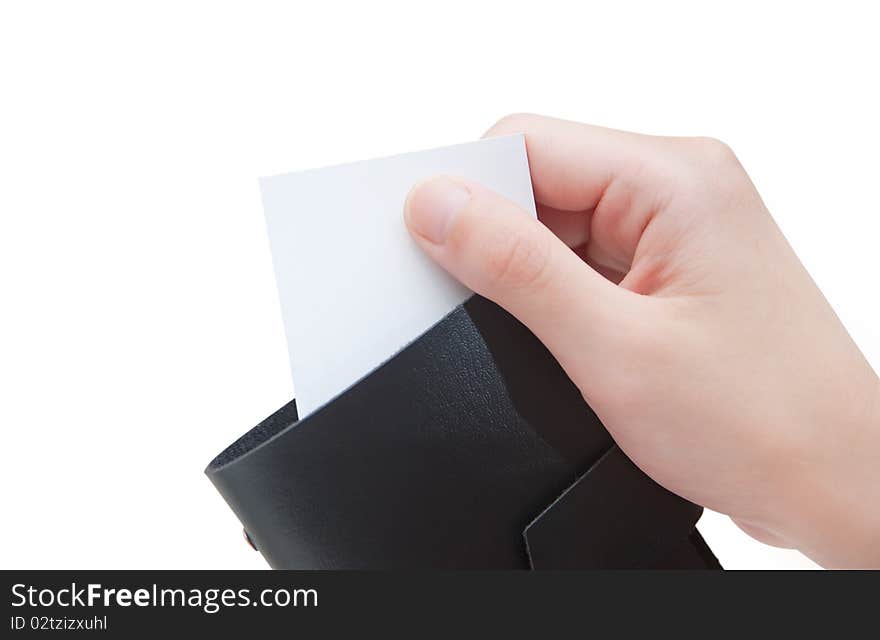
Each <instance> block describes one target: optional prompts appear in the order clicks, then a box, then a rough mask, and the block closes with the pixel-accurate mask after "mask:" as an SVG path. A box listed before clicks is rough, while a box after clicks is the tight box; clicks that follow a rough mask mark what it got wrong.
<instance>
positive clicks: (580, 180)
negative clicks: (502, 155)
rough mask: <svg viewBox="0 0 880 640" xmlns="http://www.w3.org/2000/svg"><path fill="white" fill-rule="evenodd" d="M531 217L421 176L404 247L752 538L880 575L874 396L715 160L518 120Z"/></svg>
mask: <svg viewBox="0 0 880 640" xmlns="http://www.w3.org/2000/svg"><path fill="white" fill-rule="evenodd" d="M510 133H525V136H526V146H527V149H528V154H529V163H530V166H531V174H532V181H533V185H534V191H535V199H536V201H537V205H538V216H539V220H540V222H539V221H536V220H534V219H533V218H532V217H531V216H529V215H528V214H526V213H525V212H524V211H522V210H521V209H520V208H519V207H517V206H516V205H514V204H513V203H511V202H510V201H508V200H506V199H504V198H502V197H501V196H499V195H497V194H495V193H493V192H491V191H489V190H488V189H486V188H485V187H482V186H481V185H479V184H474V183H472V182H468V181H465V180H462V179H458V178H454V177H436V178H432V179H429V180H427V181H425V182H422V183H420V184H419V185H417V186H416V187H414V189H413V191H412V192H411V193H410V195H409V198H408V200H407V204H406V208H405V218H406V223H407V225H408V227H409V229H410V232H411V234H412V235H413V237H414V238H415V240H416V242H417V243H418V244H419V245H420V246H421V247H422V248H423V249H424V250H425V251H426V252H427V253H428V254H429V255H430V256H431V257H432V258H434V259H435V260H436V261H437V262H438V263H439V264H440V265H442V266H443V267H444V268H445V269H447V270H448V271H449V272H450V273H451V274H452V275H453V276H455V277H456V278H458V279H459V280H461V281H462V282H463V283H464V284H466V285H467V286H469V287H470V288H471V289H473V290H474V291H476V292H477V293H480V294H482V295H484V296H486V297H487V298H490V299H492V300H494V301H495V302H497V303H498V304H500V305H501V306H503V307H504V308H505V309H507V310H508V311H509V312H510V313H512V314H513V315H515V316H516V317H517V318H519V320H520V321H522V322H523V323H524V324H525V325H527V326H528V327H529V328H530V329H531V330H532V331H533V332H534V333H535V335H537V336H538V338H539V339H541V341H543V342H544V344H545V345H547V347H548V348H549V349H550V351H551V352H552V353H553V355H554V356H555V357H556V358H557V360H558V361H559V362H560V364H561V365H562V366H563V368H564V369H565V371H566V372H567V373H568V375H569V376H570V377H571V379H572V380H573V381H574V382H575V384H577V386H578V387H579V388H580V390H581V392H582V393H583V395H584V397H585V398H586V400H587V402H589V404H590V405H591V406H592V407H593V409H594V410H595V411H596V413H597V414H598V416H599V417H600V418H601V419H602V421H603V423H604V424H605V426H606V427H607V428H608V430H609V432H610V433H611V435H612V436H613V437H614V439H615V440H616V442H617V443H618V445H619V446H620V447H621V448H622V449H623V450H624V451H625V452H626V453H627V455H628V456H629V457H630V458H631V459H632V460H633V461H634V462H635V463H636V464H637V465H638V466H639V467H641V468H642V469H643V470H644V471H645V472H646V473H647V474H649V475H650V476H651V477H653V478H654V479H655V480H656V481H657V482H659V483H660V484H662V485H663V486H665V487H666V488H668V489H669V490H671V491H673V492H675V493H677V494H679V495H682V496H684V497H686V498H688V499H690V500H692V501H694V502H696V503H698V504H701V505H704V506H706V507H709V508H711V509H714V510H716V511H720V512H723V513H726V514H728V515H730V516H731V517H732V518H733V519H734V520H735V521H736V522H737V523H738V524H739V525H740V527H742V528H743V529H744V530H745V531H747V532H748V533H749V534H751V535H752V536H754V537H755V538H757V539H759V540H761V541H763V542H767V543H769V544H774V545H777V546H791V547H796V548H798V549H800V550H801V551H803V552H804V553H805V554H806V555H808V556H810V557H811V558H813V559H814V560H816V561H817V562H819V563H822V564H824V565H826V566H836V567H844V566H867V565H873V566H878V567H880V381H878V378H877V375H876V374H875V373H874V372H873V371H872V370H871V367H870V366H869V365H868V363H867V362H866V361H865V359H864V357H863V356H862V354H861V353H860V352H859V350H858V348H857V347H856V345H855V344H854V343H853V342H852V340H851V339H850V337H849V335H848V334H847V332H846V330H845V329H844V328H843V326H842V325H841V323H840V321H839V320H838V319H837V317H836V316H835V314H834V312H833V311H832V310H831V308H830V307H829V305H828V303H827V302H826V301H825V299H824V297H823V296H822V294H821V293H820V292H819V290H818V289H817V288H816V286H815V285H814V283H813V282H812V280H811V279H810V276H809V275H808V274H807V272H806V271H805V270H804V268H803V266H802V265H801V264H800V262H799V261H798V259H797V257H796V256H795V255H794V253H793V251H792V250H791V248H790V247H789V245H788V243H787V242H786V240H785V238H784V237H783V235H782V233H781V232H780V231H779V229H778V228H777V227H776V225H775V224H774V222H773V219H772V218H771V216H770V214H769V213H768V211H767V209H766V208H765V206H764V204H763V202H762V201H761V198H760V196H759V195H758V193H757V191H756V190H755V188H754V186H753V185H752V183H751V181H750V180H749V178H748V176H747V175H746V173H745V171H744V170H743V168H742V167H741V166H740V164H739V162H738V161H737V159H736V157H735V156H734V154H733V153H732V152H731V151H730V149H728V148H727V147H726V146H725V145H723V144H722V143H720V142H717V141H715V140H711V139H704V138H661V137H653V136H644V135H638V134H633V133H625V132H621V131H613V130H609V129H602V128H598V127H592V126H588V125H583V124H577V123H573V122H565V121H561V120H554V119H549V118H543V117H538V116H530V115H517V116H510V117H507V118H505V119H503V120H501V121H500V122H499V123H498V124H496V125H495V126H494V127H493V128H492V129H491V130H490V132H489V134H488V135H504V134H510Z"/></svg>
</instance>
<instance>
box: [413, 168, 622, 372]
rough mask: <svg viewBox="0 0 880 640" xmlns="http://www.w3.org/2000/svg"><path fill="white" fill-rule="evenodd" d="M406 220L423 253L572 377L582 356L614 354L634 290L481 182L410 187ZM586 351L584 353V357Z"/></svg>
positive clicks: (446, 180)
mask: <svg viewBox="0 0 880 640" xmlns="http://www.w3.org/2000/svg"><path fill="white" fill-rule="evenodd" d="M572 215H577V214H572ZM404 218H405V220H406V224H407V227H408V229H409V231H410V233H411V235H412V236H413V237H414V238H415V240H416V242H417V243H418V244H419V246H421V248H422V249H424V251H425V252H426V253H428V255H430V256H431V257H432V258H433V259H434V260H436V261H437V262H438V263H439V264H440V265H441V266H442V267H443V268H444V269H446V270H447V271H448V272H449V273H451V274H452V275H453V276H454V277H455V278H457V279H458V280H460V281H461V282H462V283H464V284H465V285H466V286H468V287H469V288H471V289H472V290H473V291H475V292H477V293H479V294H480V295H483V296H485V297H487V298H489V299H491V300H493V301H494V302H496V303H497V304H499V305H500V306H502V307H504V308H505V309H507V311H509V312H510V313H511V314H513V315H514V316H516V317H517V318H518V319H519V320H520V321H521V322H522V323H523V324H525V325H526V326H527V327H529V329H531V331H532V332H533V333H534V334H535V335H536V336H537V337H538V338H539V339H540V340H541V341H542V342H543V343H544V344H545V345H546V346H547V348H549V349H550V351H551V352H552V353H553V355H554V356H555V357H556V359H557V360H559V362H560V364H562V366H563V367H564V368H565V369H566V371H568V373H569V375H570V376H572V377H573V378H575V379H576V377H580V375H589V373H590V372H589V371H585V370H584V369H585V366H587V368H589V363H585V362H584V360H587V361H591V362H592V363H593V364H594V365H595V366H601V364H602V363H601V360H603V358H601V354H602V352H605V353H606V355H607V356H609V357H613V353H608V351H609V348H611V349H612V351H613V347H612V344H613V343H615V342H618V340H615V339H613V338H614V336H620V335H621V331H620V330H619V327H617V325H619V324H620V322H621V315H622V316H623V317H624V318H625V317H627V316H631V315H632V313H633V310H632V309H629V311H627V310H626V309H622V308H621V305H623V306H624V307H630V306H631V302H632V301H631V300H627V295H626V294H629V295H630V296H631V295H632V294H631V293H630V292H627V291H624V290H622V289H619V288H618V287H617V286H615V285H614V284H612V283H611V282H610V281H608V280H606V279H605V278H604V277H603V276H601V275H599V274H598V273H597V272H596V271H594V270H593V269H592V268H590V267H589V266H588V265H587V264H586V263H585V262H583V261H582V260H581V259H580V258H579V257H578V256H577V255H576V254H575V253H574V252H573V251H572V250H571V249H570V248H568V247H567V246H566V245H565V244H564V243H563V242H562V241H561V240H560V239H559V238H557V237H556V236H555V235H553V233H552V232H551V231H550V230H549V229H547V227H545V226H544V225H543V224H541V223H540V222H539V221H538V220H536V219H535V218H533V217H532V216H530V215H529V214H528V213H526V212H525V211H524V210H523V209H522V208H520V207H519V206H517V205H516V204H514V203H513V202H511V201H510V200H508V199H506V198H504V197H502V196H500V195H499V194H497V193H495V192H493V191H490V190H489V189H487V188H486V187H483V186H481V185H479V184H476V183H473V182H470V181H466V180H462V179H459V178H451V177H446V176H439V177H434V178H430V179H428V180H426V181H424V182H421V183H419V184H418V185H416V186H415V187H414V188H413V190H412V191H411V192H410V194H409V196H408V197H407V201H406V204H405V206H404ZM622 311H623V312H624V313H622V314H621V312H622ZM616 327H617V329H615V328H616ZM584 349H588V351H587V353H590V354H591V355H590V357H589V358H583V354H584V352H585V351H584ZM578 354H581V357H580V358H579V357H578ZM606 362H607V360H606Z"/></svg>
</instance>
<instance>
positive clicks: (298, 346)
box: [260, 135, 535, 418]
mask: <svg viewBox="0 0 880 640" xmlns="http://www.w3.org/2000/svg"><path fill="white" fill-rule="evenodd" d="M435 174H447V175H454V176H461V177H464V178H468V179H471V180H475V181H478V182H481V183H483V184H485V185H486V186H488V187H490V188H491V189H494V190H496V191H498V192H500V193H501V194H502V195H504V196H506V197H508V198H510V199H511V200H513V201H514V202H516V203H517V204H519V205H520V206H522V207H523V208H524V209H525V210H526V211H529V212H531V213H532V215H535V203H534V198H533V196H532V184H531V179H530V176H529V166H528V160H527V157H526V148H525V140H524V138H523V136H522V135H515V136H504V137H498V138H487V139H484V140H480V141H477V142H470V143H466V144H460V145H455V146H451V147H443V148H441V149H431V150H428V151H419V152H415V153H406V154H403V155H399V156H392V157H389V158H380V159H377V160H368V161H365V162H354V163H351V164H344V165H339V166H335V167H328V168H325V169H315V170H311V171H302V172H298V173H289V174H285V175H280V176H273V177H271V178H263V179H261V181H260V187H261V191H262V194H263V207H264V209H265V213H266V221H267V225H268V229H269V240H270V244H271V247H272V259H273V262H274V265H275V276H276V278H277V281H278V291H279V293H280V297H281V310H282V314H283V316H284V327H285V331H286V333H287V347H288V351H289V353H290V368H291V372H292V373H293V383H294V390H295V392H296V400H297V408H298V411H299V415H300V418H303V417H305V416H307V415H308V414H309V413H311V412H312V411H314V410H315V409H317V408H319V407H320V406H321V405H323V404H325V403H327V402H328V401H329V400H331V399H333V398H334V397H335V396H336V395H338V394H340V393H342V392H343V391H345V390H346V389H347V388H348V387H350V386H351V385H353V384H354V383H356V382H357V381H358V380H360V379H361V378H363V377H364V376H365V375H367V374H368V373H370V372H371V371H372V370H374V369H375V368H376V367H378V366H379V365H381V364H382V363H383V362H385V361H386V360H388V359H389V358H391V357H392V356H393V355H394V354H395V353H397V352H398V351H400V350H401V349H402V348H403V347H405V346H406V345H407V344H409V343H410V342H412V341H413V340H415V339H416V338H418V337H419V336H420V335H421V334H422V333H424V332H425V331H426V330H427V329H429V328H430V327H431V326H432V325H434V324H436V323H437V322H438V321H439V320H440V319H442V318H443V317H444V316H445V315H446V314H448V313H449V312H450V311H452V310H453V309H454V308H455V307H456V306H457V305H459V304H461V303H462V302H464V301H465V300H466V299H467V298H468V297H469V296H470V293H471V292H470V291H468V290H467V289H466V288H465V287H463V286H462V285H461V284H459V283H458V282H456V281H455V280H453V279H452V278H451V277H450V276H449V275H448V274H447V273H446V272H445V271H443V270H442V269H441V268H440V267H438V266H437V265H435V264H434V263H433V262H432V261H431V260H430V259H429V258H428V257H427V256H425V255H424V254H423V253H422V252H421V250H420V249H419V248H418V247H417V246H416V244H415V242H414V241H413V240H412V238H410V236H409V234H408V233H407V231H406V228H405V226H404V223H403V204H404V201H405V200H406V196H407V194H408V193H409V190H410V189H411V188H412V186H413V185H414V184H415V183H416V182H418V181H419V180H421V179H423V178H426V177H428V176H431V175H435Z"/></svg>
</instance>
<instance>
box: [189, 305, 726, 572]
mask: <svg viewBox="0 0 880 640" xmlns="http://www.w3.org/2000/svg"><path fill="white" fill-rule="evenodd" d="M206 473H207V475H208V477H209V478H210V479H211V481H212V482H213V483H214V485H215V486H216V487H217V489H218V490H219V491H220V493H221V494H222V495H223V497H224V498H225V499H226V502H227V503H228V504H229V506H230V507H231V508H232V510H233V511H234V512H235V513H236V515H237V516H238V518H239V520H241V522H242V524H243V525H244V528H245V534H246V536H247V537H248V538H249V540H250V541H252V544H254V546H255V547H256V548H257V549H258V550H259V551H260V552H261V553H262V554H263V556H264V557H265V558H266V560H267V561H268V562H269V564H270V565H271V566H272V567H275V568H291V569H419V568H444V569H446V568H461V569H475V568H492V569H511V568H522V569H529V568H531V569H566V568H570V569H582V568H712V569H720V568H721V567H720V565H719V563H718V561H717V559H716V558H715V556H714V555H713V554H712V552H711V550H710V549H709V548H708V546H707V545H706V544H705V542H704V541H703V539H702V538H701V537H700V534H699V533H698V532H697V530H696V529H695V525H696V522H697V520H698V519H699V517H700V515H701V513H702V508H701V507H699V506H697V505H694V504H692V503H690V502H688V501H686V500H684V499H682V498H679V497H678V496H676V495H674V494H672V493H670V492H669V491H667V490H666V489H664V488H662V487H661V486H659V485H658V484H656V483H655V482H654V481H653V480H651V479H650V478H648V477H647V476H646V475H645V474H644V473H642V472H641V471H640V470H639V469H638V468H637V467H636V466H635V465H634V464H633V463H632V462H630V460H629V459H628V458H627V457H626V456H625V455H624V454H623V453H622V452H621V451H620V449H618V448H617V446H615V444H614V441H613V440H612V439H611V437H610V436H609V435H608V432H607V431H606V430H605V428H604V427H603V426H602V424H601V422H600V421H599V419H598V418H597V417H596V415H595V414H594V413H593V411H592V410H591V409H590V407H589V406H588V405H587V404H586V403H585V402H584V399H583V397H582V396H581V394H580V392H579V391H578V390H577V388H576V387H575V386H574V384H573V383H572V382H571V380H570V379H569V378H568V377H567V376H566V375H565V373H564V372H563V370H562V368H561V367H560V366H559V364H558V363H557V362H556V360H555V359H554V358H553V356H552V355H550V353H549V352H548V351H547V349H546V348H545V347H544V346H543V345H542V344H541V343H540V342H539V341H538V340H537V338H535V336H534V335H533V334H532V333H531V332H530V331H529V330H528V329H526V328H525V327H524V326H523V325H522V324H520V323H519V322H518V321H517V320H516V319H514V318H513V317H512V316H511V315H509V314H508V313H507V312H505V311H504V310H502V309H501V308H499V307H498V306H496V305H495V304H494V303H492V302H489V301H488V300H486V299H485V298H481V297H479V296H473V297H472V298H471V299H470V300H468V301H467V302H466V303H465V304H463V305H461V306H459V307H457V308H456V309H455V310H454V311H453V312H452V313H450V314H449V315H448V316H446V317H445V318H444V319H443V320H441V321H440V322H439V323H438V324H436V325H435V326H434V327H432V328H431V329H429V330H428V331H427V332H426V333H424V334H423V335H422V336H421V337H419V338H418V339H417V340H416V341H415V342H413V343H412V344H410V345H409V346H407V347H406V348H405V349H403V350H402V351H401V352H400V353H398V354H397V355H395V356H394V357H393V358H391V359H390V360H388V361H387V362H385V363H384V364H383V365H382V366H380V367H379V368H378V369H376V370H375V371H373V372H372V373H371V374H369V375H368V376H366V377H365V378H363V379H362V380H361V381H360V382H358V383H357V384H355V385H354V386H352V387H351V388H349V389H348V390H347V391H345V392H344V393H342V394H341V395H339V396H337V397H336V398H335V399H334V400H332V401H331V402H329V403H328V404H326V405H325V406H323V407H322V408H320V409H318V410H317V411H315V412H313V413H312V414H311V415H309V416H308V417H307V418H305V419H304V420H298V419H297V412H296V404H295V402H290V403H289V404H287V405H286V406H284V407H282V408H281V409H280V410H279V411H277V412H276V413H275V414H273V415H272V416H270V417H269V418H267V419H266V420H264V421H263V422H261V423H260V424H259V425H257V426H256V427H254V428H253V429H252V430H251V431H249V432H248V433H247V434H245V435H244V436H242V437H241V438H240V439H239V440H238V441H236V442H235V443H233V444H232V445H231V446H230V447H228V448H227V449H226V450H225V451H223V453H221V454H220V455H219V456H217V457H216V458H215V459H214V460H213V461H212V462H211V464H210V465H209V466H208V468H207V470H206Z"/></svg>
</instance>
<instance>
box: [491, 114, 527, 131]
mask: <svg viewBox="0 0 880 640" xmlns="http://www.w3.org/2000/svg"><path fill="white" fill-rule="evenodd" d="M536 117H537V116H535V115H534V114H531V113H509V114H507V115H506V116H504V117H503V118H500V119H499V120H498V122H496V123H495V124H494V125H492V128H491V129H489V131H490V132H492V133H525V132H526V130H527V129H528V128H529V126H530V125H531V123H532V121H533V120H534V119H535V118H536Z"/></svg>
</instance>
